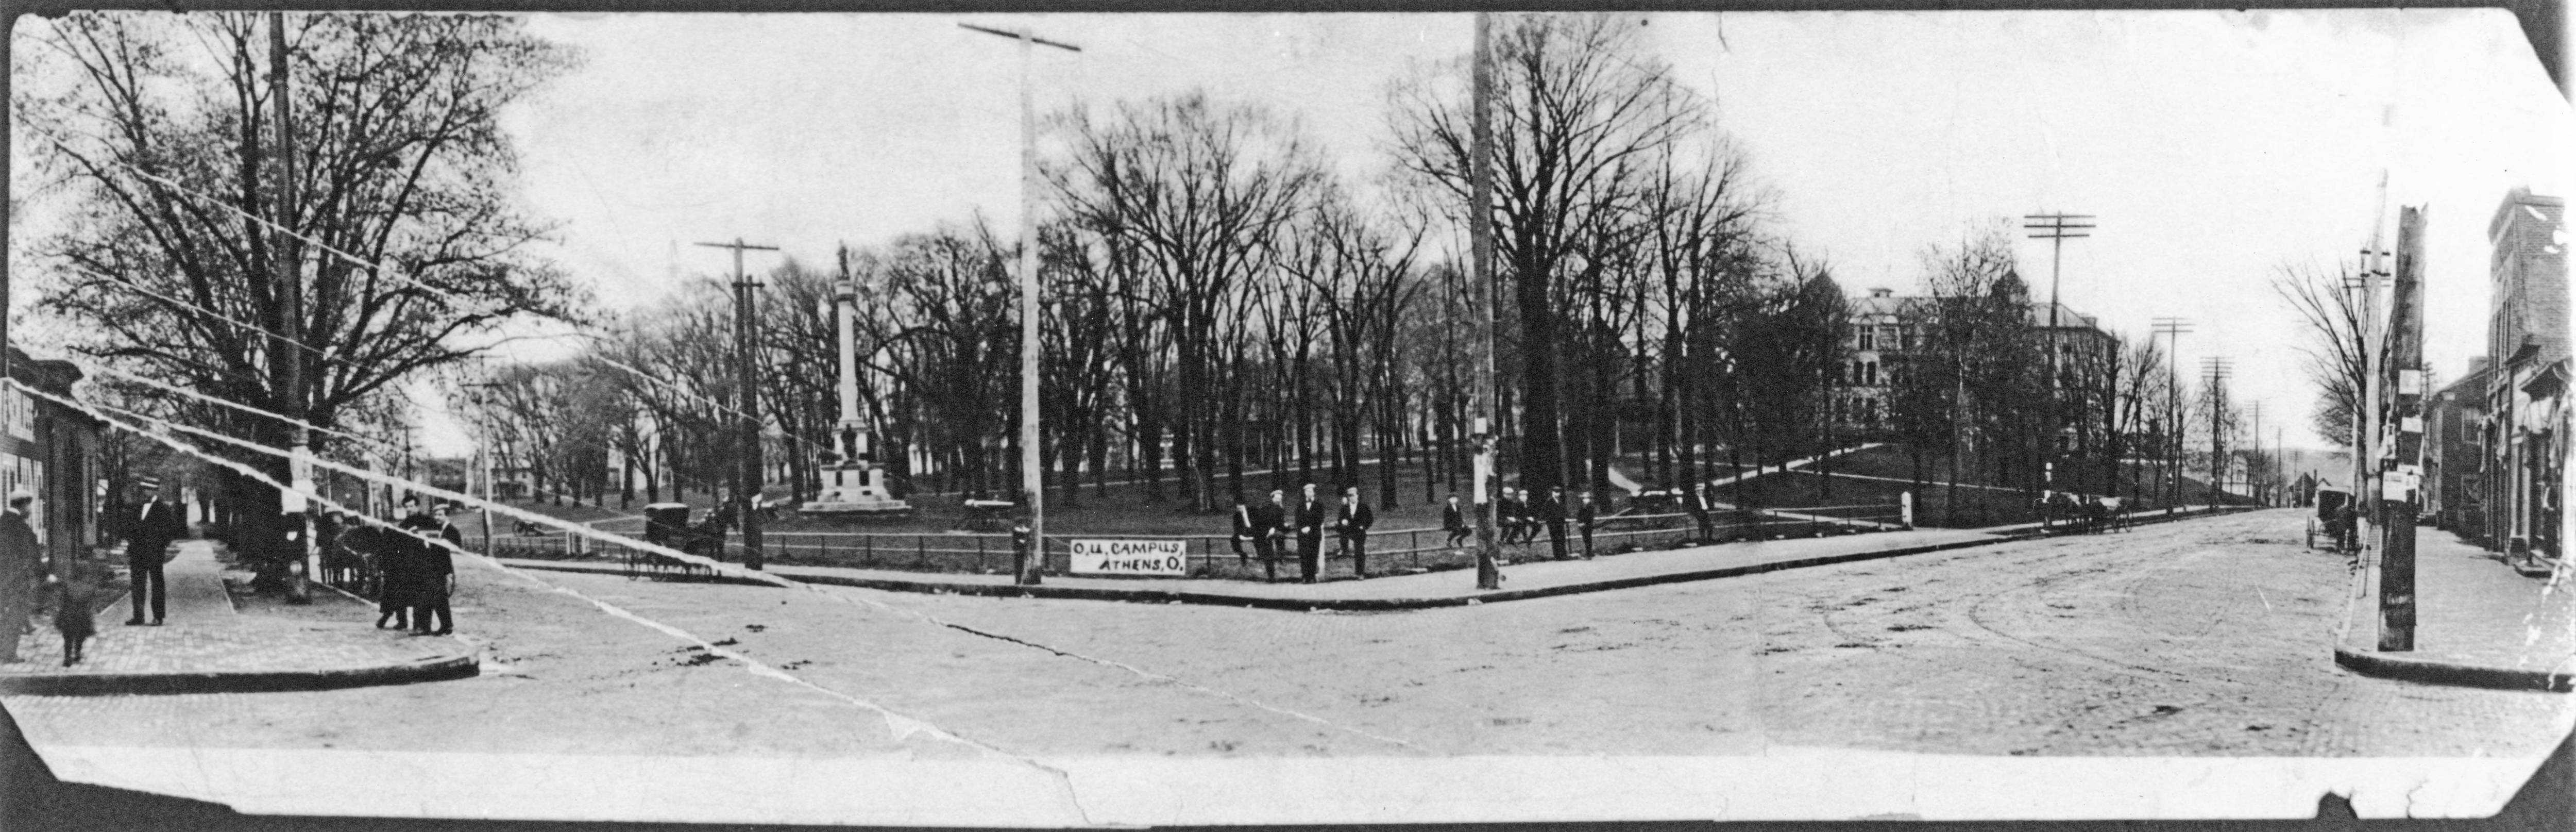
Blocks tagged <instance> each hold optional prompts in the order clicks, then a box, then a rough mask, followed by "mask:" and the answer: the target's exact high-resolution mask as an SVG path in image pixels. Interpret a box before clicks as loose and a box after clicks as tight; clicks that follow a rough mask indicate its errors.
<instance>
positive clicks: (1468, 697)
mask: <svg viewBox="0 0 2576 832" xmlns="http://www.w3.org/2000/svg"><path fill="white" fill-rule="evenodd" d="M2300 522H2301V520H2300V518H2299V516H2298V515H2297V514H2296V513H2295V512H2290V511H2272V512H2263V513H2257V514H2251V515H2240V516H2234V517H2224V518H2217V519H2210V520H2198V521H2188V522H2182V523H2175V524H2168V525H2159V526H2149V527H2144V528H2141V529H2139V530H2136V531H2132V532H2129V533H2126V534H2119V535H2110V536H2097V537H2075V538H2060V539H2053V540H2038V541H2029V542H2022V543H2012V544H2004V545H1999V546H1993V547H1982V548H1976V549H1967V550H1959V551H1953V552H1945V553H1936V554H1928V555H1920V556H1913V557H1906V558H1898V559H1893V560H1887V561H1874V562H1868V563H1857V564H1847V565H1841V566H1831V567H1821V568H1814V569H1803V570H1793V571H1788V572H1780V573H1771V574H1765V575H1758V576H1751V577H1744V578H1735V579H1726V580H1718V581H1708V582H1698V583H1687V584H1676V585H1667V586H1659V587H1650V588H1644V589H1635V590H1624V591H1614V592H1607V593H1597V594H1588V595H1577V596H1569V597H1563V598H1550V599H1538V600H1530V601H1522V602H1514V603H1510V604H1500V605H1489V606H1482V607H1467V608H1454V609H1445V610H1428V611H1422V612H1413V613H1389V614H1300V613H1281V612H1272V611H1260V610H1244V609H1233V608H1222V607H1200V606H1184V605H1145V604H1120V603H1101V602H1089V601H1056V600H1032V599H991V598H964V597H948V596H927V595H910V594H900V593H881V592H874V591H869V590H859V589H848V588H825V589H822V590H820V591H813V592H808V591H798V590H779V589H767V588H760V587H747V586H728V585H706V584H689V583H659V582H652V581H630V580H626V579H623V578H615V577H604V576H586V575H567V574H554V573H539V574H540V575H541V577H542V578H543V579H544V580H546V581H548V582H550V583H553V584H555V585H557V586H561V587H565V588H568V589H572V590H577V591H579V592H581V593H584V594H587V595H589V596H591V597H595V598H598V599H600V600H603V601H607V602H609V603H613V604H616V605H619V606H621V607H624V608H626V609H628V610H631V611H633V612H634V613H636V614H639V615H641V616H644V617H646V618H649V619H652V620H655V621H659V622H662V623H664V624H667V625H670V626H674V627H678V628H681V629H683V630H686V631H688V632H690V633H692V634H695V635H697V636H699V637H701V638H705V639H709V640H712V641H714V642H715V643H717V644H719V645H724V646H726V647H728V648H730V649H733V650H738V651H740V652H741V653H742V654H743V655H745V656H747V657H750V658H752V659H754V660H757V661H760V662H762V663H764V664H766V665H768V666H770V667H772V668H775V669H777V670H780V671H783V672H785V673H786V674H789V675H792V676H793V677H795V678H796V679H797V680H799V682H801V684H800V683H789V682H786V681H782V680H779V679H775V678H768V677H762V676H757V675H753V674H749V673H745V672H743V670H742V669H741V667H740V666H739V665H737V664H735V663H734V662H732V661H730V660H726V659H722V658H719V657H717V656H715V655H712V654H706V653H704V652H703V651H700V650H698V649H696V648H695V647H694V646H693V645H691V644H688V643H685V642H680V641H677V640H675V639H673V638H672V637H670V636H667V635H664V634H662V633H658V632H655V631H653V630H651V629H649V628H646V627H643V626H640V625H637V624H635V623H631V622H627V621H622V620H619V619H617V618H614V617H611V616H608V615H605V614H602V613H600V612H599V611H597V610H596V609H594V608H592V607H591V606H590V605H589V604H588V603H586V602H583V601H581V600H579V599H575V598H572V597H569V596H567V595H564V594H561V593H554V592H548V591H545V590H543V589H540V588H538V587H536V586H534V585H532V584H529V583H526V582H524V581H522V580H521V579H518V578H513V577H508V576H505V575H502V574H499V573H496V572H493V571H491V570H488V569H482V568H473V569H471V570H470V571H469V572H468V578H469V580H468V581H467V589H466V590H465V594H464V596H463V597H461V598H460V603H459V614H460V619H461V620H460V625H461V626H460V629H459V632H460V634H461V635H464V636H466V637H468V638H473V639H476V640H478V641H481V642H483V643H485V644H486V645H487V653H486V656H487V661H489V662H491V665H490V666H489V667H487V671H486V675H485V676H484V677H482V678H478V679H472V680H466V681H458V682H441V683H430V684H420V685H409V686H402V687H394V688H378V689H366V690H349V691H333V692H321V693H295V694H240V695H210V696H182V697H134V698H109V699H86V700H77V699H62V698H48V697H11V698H9V699H7V700H6V705H7V707H8V708H9V710H10V712H11V713H12V714H13V715H14V716H16V717H17V718H18V719H19V720H20V722H21V724H22V725H23V726H24V727H25V729H26V731H27V733H28V735H29V738H30V740H31V741H33V742H35V743H36V744H37V745H38V747H39V748H42V747H43V746H44V745H46V744H47V743H78V744H88V745H161V744H183V745H195V746H210V747H270V748H296V747H304V748H339V749H352V748H355V749H374V750H424V749H428V750H475V751H482V752H493V753H505V752H513V751H528V752H547V753H592V754H596V753H651V754H683V755H686V754H742V755H759V754H782V753H783V754H791V755H797V756H806V755H816V754H825V755H848V754H860V755H875V754H883V753H888V752H894V753H899V754H910V755H915V756H948V755H950V754H954V753H960V752H961V751H962V749H957V748H954V747H947V746H942V745H941V744H940V743H938V742H934V741H930V740H926V739H924V738H923V737H921V736H914V737H910V738H905V739H902V740H894V739H890V738H889V734H888V733H887V732H886V731H884V730H882V728H881V726H882V724H883V722H882V719H881V718H880V717H879V716H878V715H877V714H876V713H875V712H873V711H870V710H867V709H866V708H864V707H862V706H860V705H859V704H857V703H866V704H869V705H874V706H878V707H882V708H885V709H887V710H890V711H893V712H895V713H899V714H903V715H905V716H908V717H911V718H915V719H919V720H922V721H924V722H927V723H928V724H930V725H932V726H936V727H938V728H940V729H944V730H946V731H948V732H950V733H952V734H954V735H957V736H960V737H965V738H970V739H972V740H973V741H975V742H978V743H982V744H985V745H987V746H989V747H990V748H992V749H998V750H1001V751H1004V752H1007V753H1013V754H1025V755H1071V754H1085V755H1087V754H1113V755H1114V754H1151V755H1243V756H1265V755H1267V756H1277V755H1290V756H1302V755H1330V756H1354V755H1356V756H1386V755H1399V756H1400V755H1415V754H1434V755H1466V754H1618V755H1655V754H1681V755H1709V754H1716V755H1728V754H1744V753H1754V752H1757V751H1759V750H1760V749H1761V748H1763V747H1765V746H1766V745H1770V744H1779V745H1795V746H1821V747H1841V748H1857V749H1884V750H1898V751H1916V752H1945V753H1969V754H2042V755H2130V754H2154V755H2325V756H2341V755H2367V756H2418V755H2430V756H2469V755H2486V756H2514V755H2529V754H2537V753H2539V752H2541V751H2544V750H2546V748H2547V747H2548V745H2549V744H2550V741H2551V740H2552V739H2553V738H2554V734H2553V733H2552V729H2553V724H2555V723H2557V722H2558V721H2559V719H2560V718H2561V714H2563V713H2564V712H2565V708H2566V701H2567V700H2566V698H2565V697H2563V696H2559V695H2552V694H2542V693H2512V692H2500V691H2485V690H2472V689H2461V688H2448V687H2430V686H2422V685H2413V684H2407V683H2401V682H2392V681H2384V680H2378V679H2371V678H2366V677H2361V676H2356V675H2353V674H2350V673H2347V672H2345V671H2342V670H2340V669H2338V668H2336V667H2335V666H2334V665H2333V664H2332V662H2331V659H2330V657H2329V655H2328V652H2327V647H2328V645H2330V644H2331V639H2332V628H2333V627H2334V624H2335V621H2336V619H2337V617H2338V616H2339V615H2340V614H2341V612H2342V610H2343V600H2342V597H2341V592H2342V591H2343V587H2344V586H2345V578H2346V569H2345V566H2344V562H2343V560H2342V558H2340V557H2339V556H2335V555H2331V554H2328V553H2324V552H2318V551H2313V550H2308V549H2305V548H2303V547H2301V546H2300V545H2298V542H2297V541H2298V535H2299V530H2300V527H2299V524H2300ZM2428 533H2430V532H2428ZM834 596H839V597H837V598H836V597H834ZM349 614H353V615H355V614H363V610H354V611H351V612H350V613H349ZM852 700H856V702H853V701H852ZM393 713H402V714H405V715H406V718H405V719H401V720H394V719H388V718H387V717H388V715H389V714H393ZM180 715H185V718H184V719H173V717H178V716H180Z"/></svg>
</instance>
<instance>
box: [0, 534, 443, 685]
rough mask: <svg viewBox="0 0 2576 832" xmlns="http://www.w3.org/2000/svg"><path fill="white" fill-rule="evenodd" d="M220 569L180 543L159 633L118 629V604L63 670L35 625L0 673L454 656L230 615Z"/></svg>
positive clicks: (54, 637)
mask: <svg viewBox="0 0 2576 832" xmlns="http://www.w3.org/2000/svg"><path fill="white" fill-rule="evenodd" d="M222 570H223V566H222V565H221V564H219V563H217V562H216V561H215V558H214V554H213V549H212V545H211V544H209V543H207V542H206V541H202V540H191V541H185V542H183V543H181V544H180V549H179V554H178V556H177V557H175V558H172V559H171V560H170V562H169V563H168V564H167V565H166V566H164V567H163V568H162V571H163V573H164V574H165V576H166V577H167V586H168V588H169V593H170V596H169V598H168V601H167V603H166V605H165V612H166V613H167V614H168V617H167V618H166V619H165V622H164V624H163V625H162V626H158V627H128V626H124V623H123V622H124V621H125V620H126V618H127V617H128V616H130V615H131V614H132V613H131V610H132V603H133V599H132V597H131V596H128V597H126V598H123V599H119V600H118V601H116V602H115V603H113V604H110V605H108V606H107V607H106V608H105V609H102V610H100V611H99V613H98V615H97V616H96V621H97V622H98V634H97V635H96V636H93V637H91V638H90V639H89V641H88V643H87V644H86V645H85V646H84V648H83V654H82V658H81V662H80V664H77V665H73V666H71V667H64V666H63V665H62V656H63V639H62V636H61V634H59V633H56V632H55V631H54V630H53V629H52V628H50V627H38V628H37V629H36V631H35V632H34V633H33V634H31V635H29V636H27V637H25V638H23V639H21V640H20V641H19V644H18V653H19V656H18V658H19V659H20V660H19V661H15V662H8V663H0V674H62V673H83V674H88V673H173V672H198V673H206V672H234V671H294V670H331V669H347V668H360V667H377V666H383V665H393V664H403V663H407V662H415V661H421V660H425V659H436V658H442V657H446V656H452V655H455V654H456V653H457V652H458V650H459V648H458V647H457V645H456V644H455V642H452V641H447V640H445V639H437V638H412V637H409V636H405V635H402V634H399V633H393V632H388V631H382V630H377V629H375V628H373V627H370V626H368V622H367V620H366V619H365V618H362V617H359V616H358V615H354V614H353V615H343V616H338V617H336V618H306V619H303V620H281V619H275V618H268V617H263V616H250V615H239V614H236V613H235V612H234V609H233V604H232V601H231V599H230V598H229V597H227V595H226V593H225V590H224V584H223V578H222Z"/></svg>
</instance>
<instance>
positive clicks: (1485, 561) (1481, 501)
mask: <svg viewBox="0 0 2576 832" xmlns="http://www.w3.org/2000/svg"><path fill="white" fill-rule="evenodd" d="M1493 20H1494V15H1493V13H1492V12H1477V13H1476V51H1475V61H1476V66H1475V70H1474V75H1475V96H1476V98H1475V102H1474V103H1473V104H1472V105H1471V106H1473V107H1474V108H1475V113H1474V116H1473V119H1472V121H1473V122H1474V131H1475V136H1474V141H1473V145H1472V146H1471V147H1470V148H1469V149H1468V153H1469V154H1470V158H1469V159H1468V160H1467V176H1468V179H1469V188H1468V206H1467V207H1468V212H1467V233H1468V235H1469V239H1470V240H1471V243H1472V245H1473V246H1474V249H1475V252H1474V257H1475V263H1474V268H1475V275H1474V277H1473V281H1474V283H1475V284H1476V291H1475V295H1474V297H1475V304H1476V307H1477V308H1476V310H1475V311H1474V313H1473V314H1474V315H1475V320H1476V321H1477V322H1478V323H1480V324H1482V325H1483V326H1484V332H1482V333H1480V336H1481V337H1478V338H1477V339H1476V352H1477V353H1478V358H1477V359H1476V372H1475V376H1476V383H1475V392H1474V393H1473V394H1471V395H1473V397H1474V403H1473V404H1471V405H1470V406H1469V410H1470V411H1471V412H1473V413H1474V414H1475V419H1476V421H1475V436H1474V437H1473V438H1474V440H1475V443H1476V477H1475V497H1476V509H1475V511H1476V588H1477V589H1501V588H1503V569H1502V565H1501V563H1500V555H1501V550H1502V544H1501V543H1500V542H1499V541H1497V540H1496V539H1495V536H1494V509H1495V505H1494V500H1493V498H1492V496H1491V492H1492V491H1493V487H1492V486H1493V484H1494V482H1496V481H1498V480H1500V479H1501V477H1500V475H1499V473H1498V472H1496V471H1495V470H1494V468H1495V460H1494V440H1495V437H1494V421H1495V420H1494V416H1495V413H1494V303H1495V296H1494V294H1495V293H1494V223H1493V220H1494V120H1493V102H1494V56H1493Z"/></svg>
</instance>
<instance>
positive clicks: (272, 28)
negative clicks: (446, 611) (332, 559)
mask: <svg viewBox="0 0 2576 832" xmlns="http://www.w3.org/2000/svg"><path fill="white" fill-rule="evenodd" d="M286 57H287V55H286V13H284V12H269V13H268V72H269V86H270V89H269V98H270V99H271V100H272V101H273V102H274V104H275V106H274V108H273V110H274V112H275V113H276V119H277V135H276V136H275V137H273V140H272V141H271V142H270V143H269V150H270V152H271V153H272V154H273V155H274V156H275V157H276V159H277V200H276V202H275V203H274V205H273V206H272V210H270V212H269V215H270V217H271V221H272V222H274V223H276V227H275V228H274V229H273V230H272V231H271V232H270V235H271V237H272V238H273V240H274V242H272V243H271V245H272V246H274V247H275V248H276V251H274V252H271V253H272V254H273V255H274V256H275V257H276V260H277V262H276V266H275V269H276V270H275V271H274V272H273V273H272V274H273V277H272V279H273V280H275V281H276V283H275V286H276V292H277V300H278V312H277V317H278V323H277V329H278V332H277V336H278V341H279V342H280V343H279V344H278V345H277V346H276V347H275V348H273V350H274V351H273V352H271V353H270V354H269V363H270V365H271V366H272V367H275V368H276V376H277V390H278V392H279V393H280V394H282V397H283V400H282V401H280V402H279V405H280V409H281V410H284V411H285V415H286V417H287V419H288V420H289V421H288V422H287V425H288V430H290V431H293V437H294V438H293V439H291V440H290V441H289V442H288V445H287V447H288V456H287V458H286V466H287V488H288V490H287V491H286V492H283V493H280V494H279V495H278V510H279V511H280V512H281V513H284V514H293V515H296V516H298V517H299V518H300V519H299V520H298V521H297V522H300V523H302V524H303V526H304V529H303V532H302V533H301V534H297V535H295V538H296V540H297V541H298V543H299V544H300V547H301V549H302V551H301V552H299V553H298V554H299V555H300V557H298V558H297V559H298V560H301V561H303V562H304V569H303V574H301V575H297V576H295V577H294V579H293V580H292V581H289V582H288V583H287V592H288V596H289V597H290V598H291V599H293V600H294V601H296V602H299V603H310V602H311V601H312V587H311V586H310V585H309V583H310V581H311V580H312V579H313V577H314V576H316V575H320V574H322V563H321V560H322V549H321V547H320V546H318V545H316V541H315V540H314V539H313V512H312V504H311V502H310V501H308V500H307V499H306V497H308V496H309V495H311V494H312V493H313V445H312V442H313V436H312V431H310V430H307V429H306V428H305V427H304V424H305V421H306V420H305V416H306V411H307V410H308V408H306V407H305V401H304V352H303V349H302V348H303V346H304V279H303V275H302V274H301V273H300V271H301V269H300V265H301V264H300V263H298V262H297V258H298V255H299V252H298V251H297V250H296V245H295V235H294V234H292V233H290V232H289V231H288V230H287V229H289V228H292V227H294V225H295V122H294V119H293V116H292V113H293V108H292V107H291V106H290V105H291V103H292V100H291V96H290V95H289V93H290V91H291V89H290V87H289V86H288V78H289V73H288V66H287V62H286Z"/></svg>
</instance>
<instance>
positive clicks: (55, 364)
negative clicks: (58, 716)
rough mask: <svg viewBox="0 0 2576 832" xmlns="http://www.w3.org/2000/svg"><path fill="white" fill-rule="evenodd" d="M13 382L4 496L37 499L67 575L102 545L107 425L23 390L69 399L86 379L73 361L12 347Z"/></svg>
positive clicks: (4, 441)
mask: <svg viewBox="0 0 2576 832" xmlns="http://www.w3.org/2000/svg"><path fill="white" fill-rule="evenodd" d="M9 377H10V380H11V381H13V382H15V383H13V384H0V494H6V493H7V492H9V491H11V490H15V489H19V488H24V489H26V490H27V491H28V492H30V493H33V494H35V495H36V504H35V506H34V507H33V512H32V513H33V515H34V517H35V518H36V522H35V523H33V524H32V525H34V526H35V531H36V537H37V539H38V540H40V541H42V542H43V543H44V546H45V551H46V552H47V554H48V556H50V557H52V558H53V561H54V564H55V567H56V568H57V569H62V568H67V567H69V566H70V565H71V564H72V562H73V561H75V560H77V559H79V558H82V557H87V556H89V555H90V554H91V550H92V548H93V547H95V546H97V545H98V542H99V529H98V509H99V500H100V498H101V497H102V496H104V495H102V494H100V493H99V492H98V489H99V488H100V487H101V480H100V476H101V469H100V465H99V457H98V451H99V430H100V428H101V427H103V424H102V423H101V422H99V421H98V420H97V419H95V418H92V417H91V416H90V415H89V414H86V413H82V412H80V411H78V410H73V409H71V408H69V407H65V406H63V405H61V404H57V403H55V402H54V401H53V400H51V399H46V398H43V397H39V396H35V395H30V394H29V393H27V392H26V390H24V389H21V386H23V387H25V388H30V389H34V390H40V391H43V392H46V393H51V394H53V395H56V396H64V397H69V396H70V395H71V390H72V385H73V384H74V383H76V382H78V381H80V377H81V372H80V369H79V368H76V367H73V366H72V365H71V363H70V362H67V361H36V360H33V359H30V358H28V357H27V354H26V353H23V352H19V351H18V350H17V348H16V347H11V348H9ZM5 623H6V622H0V624H5Z"/></svg>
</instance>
